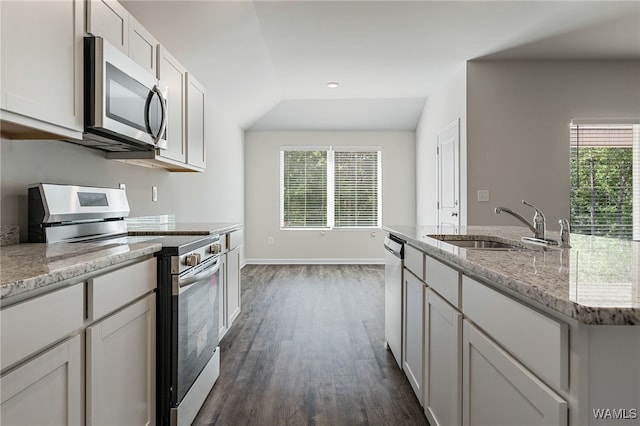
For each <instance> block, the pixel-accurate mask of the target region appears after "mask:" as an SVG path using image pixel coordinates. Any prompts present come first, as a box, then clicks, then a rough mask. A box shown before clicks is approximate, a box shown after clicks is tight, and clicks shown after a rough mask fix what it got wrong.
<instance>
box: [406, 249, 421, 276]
mask: <svg viewBox="0 0 640 426" xmlns="http://www.w3.org/2000/svg"><path fill="white" fill-rule="evenodd" d="M404 267H405V268H407V269H408V270H410V271H411V272H413V273H414V275H415V276H417V277H418V278H420V279H421V280H422V281H424V253H423V252H421V251H420V250H418V249H416V248H413V247H411V246H410V245H408V244H405V245H404Z"/></svg>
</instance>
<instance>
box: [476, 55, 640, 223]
mask: <svg viewBox="0 0 640 426" xmlns="http://www.w3.org/2000/svg"><path fill="white" fill-rule="evenodd" d="M467 78H468V79H467V101H468V104H467V158H468V170H467V178H468V194H467V197H468V199H469V204H468V211H467V214H468V224H469V225H512V224H513V225H515V224H519V222H517V221H516V220H515V219H513V218H511V217H510V216H508V215H504V214H503V215H496V214H495V213H494V211H493V209H494V207H495V206H506V207H510V208H513V209H515V210H517V211H519V212H521V213H522V214H524V215H525V217H533V212H532V211H531V209H530V208H528V207H526V206H523V205H522V204H521V200H522V199H526V200H527V201H529V202H531V203H533V204H536V205H537V206H538V207H539V208H540V209H541V210H543V212H544V213H545V214H546V216H547V223H548V228H549V229H556V230H557V229H558V219H559V218H561V217H568V216H569V123H570V121H571V119H572V118H602V119H606V118H629V117H635V118H638V117H640V61H504V62H502V61H500V62H490V61H487V62H480V61H478V62H469V63H468V67H467ZM478 189H488V190H490V191H491V193H490V196H491V201H490V202H489V203H478V202H476V201H475V200H476V191H477V190H478Z"/></svg>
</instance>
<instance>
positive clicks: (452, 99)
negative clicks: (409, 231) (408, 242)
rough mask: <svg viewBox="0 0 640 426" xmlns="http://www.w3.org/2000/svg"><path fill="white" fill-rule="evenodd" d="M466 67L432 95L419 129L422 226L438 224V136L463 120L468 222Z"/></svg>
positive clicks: (462, 185)
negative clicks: (456, 121) (451, 125)
mask: <svg viewBox="0 0 640 426" xmlns="http://www.w3.org/2000/svg"><path fill="white" fill-rule="evenodd" d="M466 79H467V74H466V65H465V64H464V63H461V64H460V66H459V67H458V69H457V70H456V72H455V73H453V74H452V75H451V77H450V78H449V79H448V80H447V81H445V82H443V84H442V85H441V86H440V88H439V89H438V90H436V91H434V93H432V94H431V95H430V96H429V98H428V99H427V102H426V103H425V106H424V110H423V112H422V117H421V118H420V123H419V124H418V128H417V130H416V158H415V162H416V219H417V223H418V224H419V225H435V224H437V210H436V201H437V200H438V198H437V188H436V184H437V169H436V144H437V135H438V133H439V132H440V131H441V130H442V129H443V128H445V127H447V126H448V125H449V124H451V123H452V122H453V121H454V120H456V119H458V118H460V175H461V179H460V223H461V224H462V225H464V224H465V223H466V220H467V217H466V207H465V206H466V205H467V200H466V157H467V154H466V145H467V137H466V134H467V132H466V115H467V114H466V101H467V97H466V87H467V80H466Z"/></svg>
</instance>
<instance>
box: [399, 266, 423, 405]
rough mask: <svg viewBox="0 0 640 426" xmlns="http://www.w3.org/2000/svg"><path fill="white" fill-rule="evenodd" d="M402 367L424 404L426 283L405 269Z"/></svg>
mask: <svg viewBox="0 0 640 426" xmlns="http://www.w3.org/2000/svg"><path fill="white" fill-rule="evenodd" d="M403 275H404V288H403V305H404V309H403V312H404V313H403V318H402V323H403V324H402V329H403V336H402V337H403V338H402V344H403V348H402V369H403V370H404V373H405V374H406V376H407V378H408V379H409V383H411V387H412V388H413V391H414V392H415V394H416V396H417V397H418V400H419V401H420V404H422V390H423V386H422V377H423V376H422V373H423V369H422V367H423V349H424V340H423V339H424V317H423V314H424V291H425V288H424V283H423V282H422V281H420V280H419V279H418V278H416V277H415V275H413V274H412V273H411V272H410V271H409V270H408V269H405V270H404V274H403Z"/></svg>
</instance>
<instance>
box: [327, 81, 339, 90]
mask: <svg viewBox="0 0 640 426" xmlns="http://www.w3.org/2000/svg"><path fill="white" fill-rule="evenodd" d="M338 86H340V84H338V82H337V81H330V82H328V83H327V87H328V88H329V89H336V88H337V87H338Z"/></svg>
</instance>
